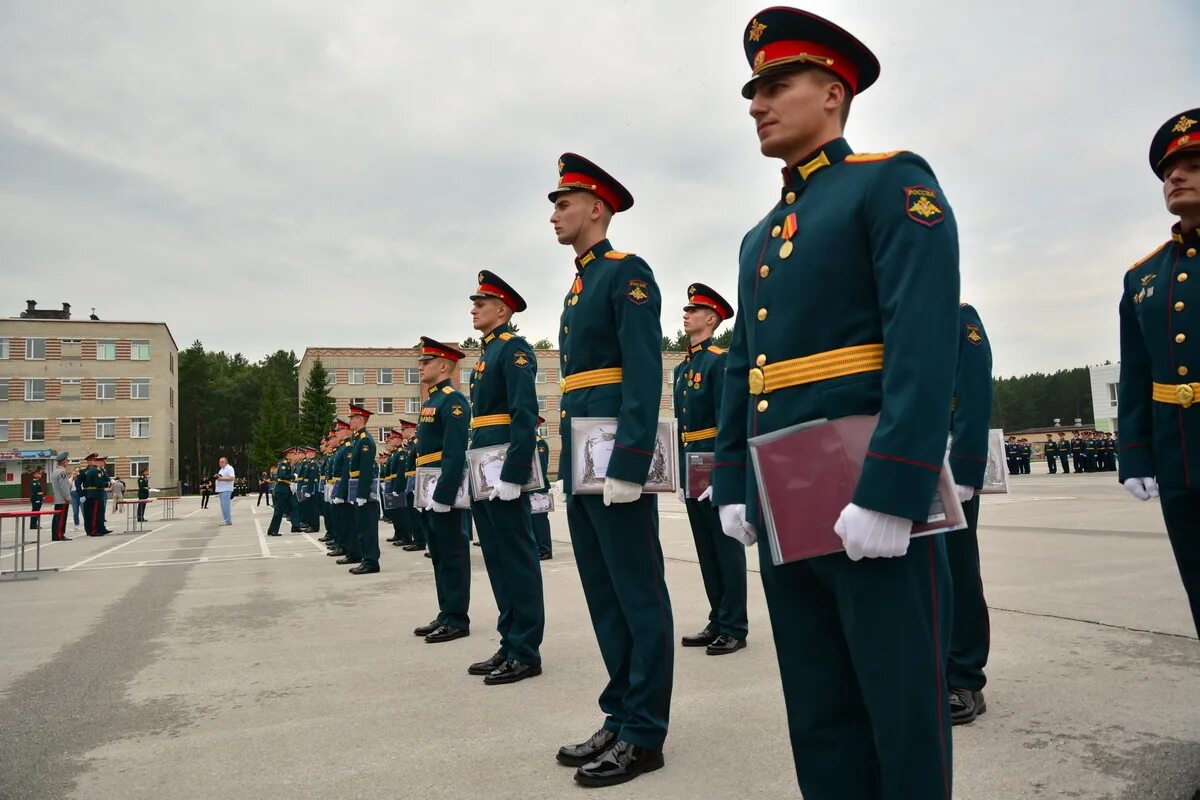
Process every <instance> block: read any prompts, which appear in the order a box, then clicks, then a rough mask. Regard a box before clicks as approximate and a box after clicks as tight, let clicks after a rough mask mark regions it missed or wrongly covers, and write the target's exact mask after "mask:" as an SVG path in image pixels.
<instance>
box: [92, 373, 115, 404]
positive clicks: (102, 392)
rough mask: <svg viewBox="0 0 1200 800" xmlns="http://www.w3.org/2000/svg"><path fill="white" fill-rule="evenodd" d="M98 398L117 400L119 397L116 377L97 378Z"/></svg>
mask: <svg viewBox="0 0 1200 800" xmlns="http://www.w3.org/2000/svg"><path fill="white" fill-rule="evenodd" d="M96 399H97V400H116V399H117V379H116V378H97V379H96Z"/></svg>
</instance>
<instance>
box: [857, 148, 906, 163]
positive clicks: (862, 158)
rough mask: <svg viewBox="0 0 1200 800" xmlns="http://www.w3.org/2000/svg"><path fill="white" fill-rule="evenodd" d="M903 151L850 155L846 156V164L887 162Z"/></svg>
mask: <svg viewBox="0 0 1200 800" xmlns="http://www.w3.org/2000/svg"><path fill="white" fill-rule="evenodd" d="M903 152H905V151H903V150H890V151H888V152H886V153H851V154H850V155H848V156H846V163H847V164H869V163H871V162H873V161H887V160H888V159H889V158H895V157H896V156H898V155H900V154H901V153H903Z"/></svg>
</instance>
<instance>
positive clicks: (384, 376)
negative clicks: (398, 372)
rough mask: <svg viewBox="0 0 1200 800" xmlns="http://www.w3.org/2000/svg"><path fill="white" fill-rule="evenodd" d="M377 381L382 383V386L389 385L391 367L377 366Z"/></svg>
mask: <svg viewBox="0 0 1200 800" xmlns="http://www.w3.org/2000/svg"><path fill="white" fill-rule="evenodd" d="M377 383H380V384H383V385H384V386H390V385H391V383H392V368H391V367H380V368H379V380H378V381H377Z"/></svg>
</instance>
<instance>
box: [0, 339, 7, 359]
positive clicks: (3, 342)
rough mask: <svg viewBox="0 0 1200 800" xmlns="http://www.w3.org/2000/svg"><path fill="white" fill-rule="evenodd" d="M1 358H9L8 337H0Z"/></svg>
mask: <svg viewBox="0 0 1200 800" xmlns="http://www.w3.org/2000/svg"><path fill="white" fill-rule="evenodd" d="M0 359H4V360H7V359H8V337H7V336H3V337H0Z"/></svg>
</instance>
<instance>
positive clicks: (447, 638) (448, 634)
mask: <svg viewBox="0 0 1200 800" xmlns="http://www.w3.org/2000/svg"><path fill="white" fill-rule="evenodd" d="M470 635H471V632H470V631H469V630H467V629H466V628H451V627H450V626H449V625H438V626H437V630H435V631H434V632H433V633H431V634H429V635H428V636H426V637H425V642H426V643H427V644H438V643H440V642H453V641H454V640H455V639H461V638H463V637H464V636H470Z"/></svg>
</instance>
